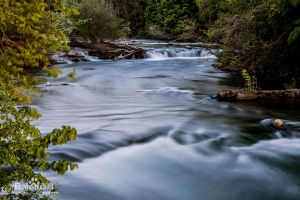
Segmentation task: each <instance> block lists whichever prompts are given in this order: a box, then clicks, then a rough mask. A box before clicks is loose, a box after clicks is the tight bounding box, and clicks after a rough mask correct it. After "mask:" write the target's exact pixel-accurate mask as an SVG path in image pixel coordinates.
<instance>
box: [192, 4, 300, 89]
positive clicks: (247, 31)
mask: <svg viewBox="0 0 300 200" xmlns="http://www.w3.org/2000/svg"><path fill="white" fill-rule="evenodd" d="M197 3H198V5H199V9H200V18H202V19H209V20H208V24H207V25H206V27H208V30H207V36H208V38H209V39H210V40H211V41H215V42H219V43H221V44H223V51H222V52H221V53H220V54H219V55H218V58H219V63H218V64H217V66H218V67H221V68H227V69H234V70H242V69H247V71H248V72H249V73H251V74H256V75H257V78H258V82H259V83H260V84H262V85H263V86H264V87H267V88H270V87H276V88H281V87H283V84H282V82H290V79H291V77H295V78H296V79H297V80H296V81H297V82H299V79H300V70H299V67H298V57H299V52H300V50H299V39H298V38H299V30H300V29H299V28H298V27H299V21H298V19H299V13H298V10H299V6H300V2H299V1H298V0H292V1H285V0H271V1H265V0H251V1H247V0H230V1H229V0H197ZM204 8H206V9H207V10H205V11H203V9H204ZM274 58H276V59H274ZM279 80H280V81H279Z"/></svg>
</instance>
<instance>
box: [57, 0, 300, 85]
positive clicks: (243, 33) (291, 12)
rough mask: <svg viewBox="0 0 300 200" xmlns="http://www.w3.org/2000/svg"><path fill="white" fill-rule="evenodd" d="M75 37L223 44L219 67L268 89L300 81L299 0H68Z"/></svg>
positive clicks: (66, 22)
mask: <svg viewBox="0 0 300 200" xmlns="http://www.w3.org/2000/svg"><path fill="white" fill-rule="evenodd" d="M65 4H66V5H67V6H70V7H76V8H77V9H78V11H79V13H80V14H79V15H73V16H68V17H66V18H62V19H61V21H60V24H59V27H61V29H62V30H63V31H64V32H65V33H66V35H67V36H68V37H69V38H71V40H76V39H79V40H80V39H84V40H88V41H91V42H93V43H95V42H96V43H99V42H103V40H104V39H117V38H124V37H137V38H150V39H164V40H171V41H189V42H210V43H218V44H220V45H221V49H222V52H221V53H219V54H217V57H218V63H217V64H216V66H217V67H219V68H221V69H226V70H230V71H238V72H241V71H242V70H243V69H246V70H247V71H248V72H249V73H250V74H251V75H252V76H253V77H255V78H254V79H255V81H256V82H257V84H258V86H259V87H261V88H265V89H274V88H280V89H284V88H286V89H287V88H295V87H297V86H298V87H299V83H300V68H299V64H298V63H299V62H298V60H297V57H298V56H299V54H300V51H299V35H300V17H299V12H297V11H298V10H299V7H300V1H299V0H83V1H82V0H66V1H65Z"/></svg>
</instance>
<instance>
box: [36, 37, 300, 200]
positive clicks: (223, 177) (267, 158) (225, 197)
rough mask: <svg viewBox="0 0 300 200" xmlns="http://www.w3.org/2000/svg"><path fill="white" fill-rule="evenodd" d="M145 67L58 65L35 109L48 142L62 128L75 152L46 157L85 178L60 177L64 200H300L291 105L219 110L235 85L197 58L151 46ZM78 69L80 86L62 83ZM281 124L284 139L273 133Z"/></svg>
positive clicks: (295, 115)
mask: <svg viewBox="0 0 300 200" xmlns="http://www.w3.org/2000/svg"><path fill="white" fill-rule="evenodd" d="M129 42H131V43H133V44H135V45H139V46H142V47H144V48H147V49H148V50H149V51H148V53H147V56H148V58H147V59H140V60H105V61H104V60H96V59H94V60H93V61H92V62H83V63H71V64H68V65H62V66H61V69H62V70H63V71H64V72H65V74H64V75H62V76H60V77H59V78H58V79H50V80H49V84H48V85H41V89H42V91H41V94H42V95H43V96H44V97H43V98H37V99H36V100H35V102H34V104H35V106H36V108H37V109H38V110H39V111H40V112H41V113H42V115H43V116H42V118H41V119H40V120H38V121H37V122H36V124H35V125H36V126H38V127H39V128H40V129H41V130H42V133H43V134H46V133H48V132H49V131H51V129H53V128H56V127H59V126H61V125H70V126H73V127H75V128H76V129H77V130H78V133H79V137H78V140H77V141H75V142H71V143H68V144H66V145H63V146H56V147H50V152H51V153H52V156H51V158H50V160H53V159H68V160H71V161H74V162H77V163H78V164H79V169H78V170H75V171H72V172H68V173H67V174H66V175H64V176H57V175H55V174H53V173H52V172H46V173H45V175H46V176H47V177H48V178H49V179H50V180H51V181H52V182H53V183H55V182H59V184H60V185H61V187H60V190H59V194H58V197H59V199H63V200H77V199H78V200H83V199H101V200H115V199H116V200H119V199H120V200H123V199H124V200H125V199H128V200H141V199H143V200H200V199H201V200H202V199H203V200H220V199H222V200H234V199H237V200H240V199H243V200H246V199H249V200H250V199H251V200H260V199H262V200H274V199H280V200H282V199H287V200H293V199H295V200H298V199H300V139H299V136H300V116H299V104H298V103H295V102H293V101H285V102H281V101H280V102H277V101H276V102H275V101H263V102H252V103H236V102H220V101H217V100H216V99H215V98H214V96H215V95H216V93H217V92H218V90H219V89H220V88H223V89H226V88H234V87H238V86H240V84H241V82H240V81H241V80H240V77H239V75H231V74H229V73H226V72H224V71H221V70H218V69H216V68H214V67H212V64H213V63H214V59H215V58H214V56H213V55H210V54H209V52H208V51H205V50H201V47H200V44H183V45H191V46H192V47H193V49H185V48H183V47H180V46H168V45H167V43H165V42H160V41H152V40H137V41H129ZM74 67H76V68H77V73H78V75H77V78H76V79H75V80H72V79H70V78H69V77H68V76H67V75H66V74H67V73H68V72H71V71H72V70H73V68H74ZM273 118H281V119H283V120H285V122H286V123H287V124H288V130H286V131H277V130H275V129H273V128H272V127H271V126H270V124H271V121H272V119H273Z"/></svg>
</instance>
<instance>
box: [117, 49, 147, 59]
mask: <svg viewBox="0 0 300 200" xmlns="http://www.w3.org/2000/svg"><path fill="white" fill-rule="evenodd" d="M146 52H147V50H145V49H136V50H135V51H133V52H131V53H128V54H126V55H124V56H119V57H118V58H117V59H131V58H145V57H146V55H145V53H146Z"/></svg>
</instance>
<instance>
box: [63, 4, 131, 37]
mask: <svg viewBox="0 0 300 200" xmlns="http://www.w3.org/2000/svg"><path fill="white" fill-rule="evenodd" d="M75 1H76V0H75ZM68 2H70V0H69V1H68ZM67 4H68V5H70V3H67ZM71 5H75V6H76V8H77V9H78V11H79V13H78V14H75V15H71V16H67V17H63V18H61V20H60V23H59V28H60V29H62V30H63V31H64V32H65V33H66V34H67V35H68V36H69V38H70V39H71V40H72V41H76V40H77V39H84V40H85V41H88V42H93V43H101V42H103V40H104V39H116V38H119V37H126V36H127V34H128V33H129V31H130V30H129V28H128V24H127V23H126V22H125V21H124V20H123V19H121V18H118V17H117V15H116V12H115V10H114V8H113V6H112V5H111V4H109V3H107V2H106V1H105V0H83V1H76V3H72V4H71Z"/></svg>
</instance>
